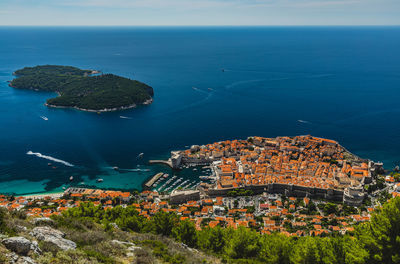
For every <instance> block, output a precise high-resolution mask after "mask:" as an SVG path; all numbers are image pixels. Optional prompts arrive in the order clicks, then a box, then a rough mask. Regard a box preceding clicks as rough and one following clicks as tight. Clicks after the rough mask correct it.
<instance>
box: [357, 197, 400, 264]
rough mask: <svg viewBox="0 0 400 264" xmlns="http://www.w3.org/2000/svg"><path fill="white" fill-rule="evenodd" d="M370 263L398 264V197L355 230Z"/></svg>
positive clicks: (399, 242)
mask: <svg viewBox="0 0 400 264" xmlns="http://www.w3.org/2000/svg"><path fill="white" fill-rule="evenodd" d="M356 235H357V237H358V240H359V241H360V242H361V243H362V244H363V245H364V247H365V249H366V250H367V251H368V252H369V260H368V262H370V263H388V264H390V263H400V197H396V198H393V199H391V200H390V201H389V202H388V203H385V204H384V205H383V207H382V208H381V209H380V210H376V212H375V213H374V214H373V215H372V217H371V221H370V222H366V223H364V224H362V225H360V226H359V227H357V229H356Z"/></svg>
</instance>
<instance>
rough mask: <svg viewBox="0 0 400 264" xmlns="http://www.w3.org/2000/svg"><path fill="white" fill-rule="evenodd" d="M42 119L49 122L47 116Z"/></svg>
mask: <svg viewBox="0 0 400 264" xmlns="http://www.w3.org/2000/svg"><path fill="white" fill-rule="evenodd" d="M40 118H41V119H43V120H44V121H48V120H49V119H48V118H47V117H45V116H40Z"/></svg>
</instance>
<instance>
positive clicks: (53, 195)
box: [16, 191, 64, 199]
mask: <svg viewBox="0 0 400 264" xmlns="http://www.w3.org/2000/svg"><path fill="white" fill-rule="evenodd" d="M63 195H64V192H59V191H58V192H54V193H52V192H50V193H38V194H24V195H19V196H16V197H24V198H25V199H43V198H45V197H50V198H51V199H58V198H60V197H62V196H63Z"/></svg>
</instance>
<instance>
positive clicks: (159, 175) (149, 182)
mask: <svg viewBox="0 0 400 264" xmlns="http://www.w3.org/2000/svg"><path fill="white" fill-rule="evenodd" d="M163 175H164V173H162V172H159V173H157V174H156V175H154V176H153V177H151V179H150V180H149V181H147V182H146V183H145V184H144V186H145V187H146V188H151V186H153V184H154V183H155V182H156V181H157V180H158V179H160V178H161V176H163Z"/></svg>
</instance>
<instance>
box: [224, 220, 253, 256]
mask: <svg viewBox="0 0 400 264" xmlns="http://www.w3.org/2000/svg"><path fill="white" fill-rule="evenodd" d="M226 251H227V254H228V256H230V257H231V258H234V259H243V258H246V259H247V258H249V259H252V258H256V257H257V256H258V253H259V251H260V234H259V233H257V232H256V231H253V230H251V229H249V228H245V227H239V228H238V229H237V230H236V231H235V232H234V233H233V236H232V238H231V239H230V241H229V244H228V246H227V249H226Z"/></svg>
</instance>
